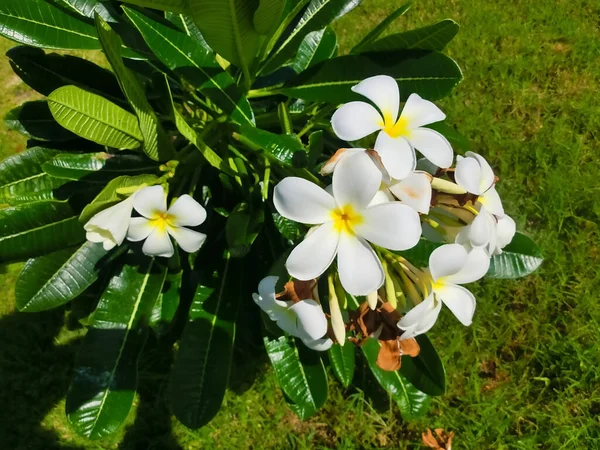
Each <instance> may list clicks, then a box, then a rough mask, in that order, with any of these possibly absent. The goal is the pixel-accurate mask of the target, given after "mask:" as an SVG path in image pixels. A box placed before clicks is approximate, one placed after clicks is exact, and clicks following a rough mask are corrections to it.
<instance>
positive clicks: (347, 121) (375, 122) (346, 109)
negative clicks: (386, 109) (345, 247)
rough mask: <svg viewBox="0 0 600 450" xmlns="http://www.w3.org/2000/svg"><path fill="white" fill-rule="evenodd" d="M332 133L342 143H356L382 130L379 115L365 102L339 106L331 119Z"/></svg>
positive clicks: (381, 120)
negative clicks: (342, 141)
mask: <svg viewBox="0 0 600 450" xmlns="http://www.w3.org/2000/svg"><path fill="white" fill-rule="evenodd" d="M331 126H332V127H333V131H334V133H335V134H336V135H337V137H339V138H340V139H342V140H344V141H348V142H351V141H356V140H358V139H362V138H364V137H365V136H368V135H370V134H371V133H374V132H375V131H377V130H381V129H382V128H383V119H382V117H381V114H379V112H378V111H377V110H376V109H375V108H373V107H372V106H371V105H369V104H368V103H365V102H350V103H346V104H345V105H342V106H340V108H339V109H338V110H337V111H336V112H335V113H333V116H332V117H331Z"/></svg>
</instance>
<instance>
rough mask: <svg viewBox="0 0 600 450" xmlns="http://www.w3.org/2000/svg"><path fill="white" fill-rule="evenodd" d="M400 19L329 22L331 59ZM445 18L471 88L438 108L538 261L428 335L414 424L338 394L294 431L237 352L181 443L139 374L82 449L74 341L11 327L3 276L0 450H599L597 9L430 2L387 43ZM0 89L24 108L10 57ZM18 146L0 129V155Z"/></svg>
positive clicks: (372, 7) (147, 362)
mask: <svg viewBox="0 0 600 450" xmlns="http://www.w3.org/2000/svg"><path fill="white" fill-rule="evenodd" d="M395 6H399V4H398V5H395V2H389V1H383V0H365V1H364V3H363V6H361V7H360V8H359V9H357V10H356V11H354V12H353V13H351V14H350V15H348V16H347V17H346V18H344V19H343V20H342V21H340V22H339V23H338V24H337V25H336V29H337V31H338V33H339V36H340V38H341V41H342V47H343V48H345V49H348V48H349V47H351V46H352V45H353V44H354V43H356V42H358V40H360V38H361V37H362V36H363V35H364V34H365V33H366V32H367V31H368V30H369V29H370V28H371V27H372V26H373V24H374V23H376V22H378V21H380V20H381V19H383V18H384V17H385V16H386V14H387V13H389V12H391V11H392V10H393V9H394V7H395ZM446 17H450V18H453V19H455V20H456V21H457V22H459V23H460V24H461V31H460V33H459V35H458V36H457V38H456V39H455V41H454V42H452V43H451V45H450V47H449V48H448V53H450V54H451V55H452V56H453V57H454V58H455V59H456V60H457V61H458V62H459V64H460V65H461V67H462V68H463V71H464V73H465V81H464V82H463V83H462V84H461V85H460V86H459V87H458V88H457V89H456V91H455V92H454V94H453V95H452V96H451V97H449V98H447V99H444V100H443V101H442V102H440V103H441V106H442V108H443V110H444V111H445V112H446V113H447V114H448V120H449V122H450V123H451V124H453V125H454V126H456V127H457V129H458V130H459V131H461V132H462V133H463V134H464V135H466V136H468V137H469V138H470V139H471V141H472V142H473V144H474V149H475V150H476V151H479V152H481V153H482V154H483V155H485V156H486V157H487V158H488V159H489V160H490V162H491V163H492V165H493V166H494V167H495V168H496V172H497V173H498V174H499V176H500V179H501V180H500V183H499V184H498V190H499V191H500V193H501V195H502V197H503V199H504V203H505V208H506V210H507V212H508V213H509V214H511V215H512V216H513V217H514V218H515V220H516V221H517V223H518V225H519V228H520V229H522V230H524V231H525V232H527V233H529V234H530V235H532V236H533V237H534V238H535V240H536V241H537V242H538V243H539V244H540V246H541V247H542V249H543V251H544V253H545V255H546V258H547V259H546V262H545V264H544V265H543V267H542V269H541V270H540V271H539V272H538V273H537V274H536V275H534V276H531V277H529V278H527V279H525V280H520V281H498V280H487V281H485V282H483V283H481V286H480V287H478V288H476V289H475V291H476V294H477V297H478V307H477V312H476V314H475V320H474V324H473V326H472V327H470V328H463V327H462V326H460V324H458V323H457V322H456V321H455V319H454V318H453V317H452V316H451V315H450V314H447V313H443V314H442V320H441V322H440V323H438V325H437V326H436V328H435V330H434V331H433V332H432V333H431V337H432V338H433V340H434V342H435V344H436V347H437V348H438V351H439V352H440V354H441V355H442V358H443V359H444V362H445V364H446V370H447V373H448V385H449V387H448V392H447V394H446V395H444V396H442V397H440V398H438V399H437V400H436V401H435V404H434V407H433V408H432V410H431V412H430V413H429V414H428V415H427V416H426V417H425V418H423V419H420V420H417V421H415V422H410V423H405V422H403V421H402V420H401V418H400V416H399V414H398V411H397V409H396V408H395V407H394V406H393V405H378V406H379V409H375V408H374V407H373V406H372V405H371V404H370V403H369V402H368V401H367V400H365V396H364V395H363V394H362V393H361V392H360V391H355V390H352V391H347V392H344V391H343V390H342V389H341V388H340V387H339V386H338V385H337V384H336V383H335V382H332V384H331V390H330V398H329V400H328V403H327V404H326V406H325V408H324V409H323V410H322V411H321V412H320V413H319V414H317V415H316V416H315V417H314V418H312V419H311V420H309V421H306V422H301V421H299V420H298V419H297V418H296V417H295V416H294V415H293V414H292V413H291V412H290V411H289V410H288V409H287V408H286V406H285V402H284V401H283V398H282V396H281V394H280V393H279V391H278V389H277V387H276V384H275V381H274V379H273V376H272V375H271V373H270V372H268V371H266V372H265V371H262V370H261V368H262V367H263V366H264V367H267V366H266V362H265V361H264V358H262V359H261V358H260V357H258V356H257V358H259V360H258V362H256V363H254V364H251V363H252V361H248V359H249V358H250V357H254V356H253V355H250V356H249V355H244V354H238V355H236V356H237V358H236V359H237V361H238V364H239V365H240V366H239V367H237V368H236V369H237V370H236V372H234V373H237V374H238V375H237V376H236V379H235V380H233V383H234V384H235V386H234V387H235V389H234V390H232V391H231V392H229V393H228V395H227V398H226V401H225V404H224V406H223V409H222V410H221V412H220V413H219V414H218V416H217V417H216V418H215V419H214V421H213V422H212V423H211V424H209V425H208V426H206V427H205V428H203V429H201V430H199V431H190V430H186V429H185V428H184V427H183V426H181V425H179V424H177V423H176V422H175V421H174V420H172V419H170V417H169V415H168V411H167V409H166V406H165V404H164V401H163V400H164V388H165V380H164V379H161V378H160V377H159V378H156V376H155V375H152V373H153V371H151V370H146V371H145V372H144V373H142V385H141V390H140V397H139V399H138V401H137V402H136V407H137V408H138V410H139V411H138V412H139V414H138V416H137V418H135V417H134V416H133V415H132V416H131V417H130V421H129V424H132V425H131V426H130V427H129V428H126V429H125V430H124V431H123V432H122V434H121V436H117V437H115V438H114V439H110V440H108V441H101V442H98V443H94V444H90V443H88V442H86V441H85V440H83V439H80V438H78V437H76V436H75V435H74V433H73V431H72V430H71V429H70V427H69V425H68V423H67V421H66V419H65V418H64V412H63V411H64V401H63V400H62V399H63V398H64V395H65V393H66V389H67V387H68V383H69V378H70V372H71V370H72V359H73V356H74V353H75V350H76V345H77V336H78V334H77V333H78V332H77V331H74V332H70V333H66V334H65V332H62V333H61V334H60V335H59V334H58V329H59V327H60V326H61V324H62V322H63V320H62V315H61V313H56V314H53V313H49V314H41V315H13V314H11V312H12V303H13V301H12V294H10V292H11V289H12V284H13V283H14V279H15V275H16V274H15V269H14V267H13V268H10V269H8V273H7V274H6V275H3V278H2V280H3V283H4V284H3V285H4V287H5V298H4V300H3V302H2V306H1V307H0V311H1V312H2V313H3V314H4V317H3V318H0V340H1V342H2V344H1V346H0V380H1V381H2V389H1V390H0V404H1V405H3V407H2V408H0V436H2V442H3V444H2V446H4V447H6V448H32V449H37V448H40V449H46V448H55V447H58V446H60V448H127V449H133V448H143V449H146V448H154V449H164V448H185V449H200V448H274V449H280V448H300V449H302V448H307V449H308V448H319V447H337V448H344V449H345V448H373V447H381V448H405V447H407V446H409V445H418V442H419V441H420V433H421V432H422V431H424V430H425V428H426V427H431V428H433V427H443V428H445V429H447V430H453V431H455V432H456V438H455V448H459V449H460V448H465V449H476V448H477V449H488V448H489V449H508V448H510V449H532V448H543V449H569V450H571V449H594V448H600V423H599V422H598V414H599V413H600V371H599V370H598V367H600V348H599V344H598V342H599V341H600V339H599V338H600V332H599V330H600V327H599V323H598V320H599V318H600V300H599V298H598V289H599V288H600V275H598V267H599V266H600V236H599V232H598V222H599V219H600V217H599V216H600V201H599V200H598V196H599V195H600V182H598V176H599V172H600V148H599V147H600V146H599V145H598V143H597V139H598V137H599V134H600V102H599V101H598V98H599V97H598V92H600V83H599V79H600V64H598V61H599V60H598V55H600V34H599V32H598V23H599V21H600V7H599V6H598V4H597V3H595V2H591V1H589V2H584V1H572V2H566V1H556V2H549V1H548V2H531V1H526V0H519V1H511V2H484V1H477V0H463V1H460V2H458V1H442V0H436V1H429V2H421V3H419V4H417V5H416V6H415V7H414V9H413V10H412V11H410V12H409V13H408V14H407V15H406V16H405V17H403V18H401V19H399V20H398V21H397V22H396V23H395V24H394V26H393V31H400V30H403V29H405V28H409V27H414V26H420V25H423V24H427V23H431V22H433V21H436V20H440V19H443V18H446ZM9 47H10V44H7V43H6V42H2V43H1V44H0V49H2V50H5V49H6V48H9ZM0 79H1V80H3V84H4V86H3V90H2V92H3V94H2V96H0V110H1V111H2V112H5V111H7V110H8V109H10V108H11V107H14V106H15V105H17V104H19V103H21V102H23V101H24V100H26V99H28V98H29V96H30V95H31V94H30V91H29V90H28V88H26V87H25V86H23V85H22V84H20V83H19V82H18V80H17V79H16V78H15V77H14V76H13V75H12V74H11V72H10V70H9V68H8V64H7V62H6V60H2V61H1V66H0ZM22 148H23V142H22V140H19V139H18V138H17V136H16V135H15V134H14V133H11V132H6V129H5V128H3V125H0V154H1V155H7V154H10V153H12V152H14V151H18V150H20V149H22ZM57 335H58V338H56V340H55V336H57ZM165 352H166V351H165V350H164V349H160V348H159V349H157V350H156V352H153V353H152V354H150V355H149V356H148V357H146V358H145V359H144V361H142V367H144V368H146V369H151V368H152V369H156V368H157V367H158V368H160V367H166V366H168V363H169V358H168V357H167V356H165ZM166 353H168V352H166ZM256 353H257V354H260V353H259V352H256ZM240 361H241V362H240ZM252 366H253V367H252ZM250 367H252V369H251V370H253V371H256V372H258V374H259V375H258V377H257V378H256V379H254V376H253V373H248V370H250V369H249V368H250ZM252 380H253V383H252ZM234 391H235V392H234ZM123 437H125V441H124V442H125V443H124V444H123V445H122V446H121V447H119V445H118V443H117V442H118V440H119V439H121V438H123ZM2 446H0V447H2ZM4 447H3V448H4Z"/></svg>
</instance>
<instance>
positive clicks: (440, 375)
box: [400, 334, 446, 395]
mask: <svg viewBox="0 0 600 450" xmlns="http://www.w3.org/2000/svg"><path fill="white" fill-rule="evenodd" d="M416 340H417V342H418V344H419V346H420V347H421V350H420V352H419V354H418V355H417V356H415V357H414V358H412V357H410V356H408V355H404V356H402V366H401V367H400V373H401V374H402V375H403V376H404V377H406V379H407V380H408V381H410V383H412V385H413V386H414V387H416V388H417V389H418V390H420V391H421V392H424V393H425V394H428V395H442V394H443V393H444V392H446V371H445V370H444V365H443V364H442V361H441V360H440V357H439V355H438V354H437V352H436V351H435V348H434V347H433V344H432V343H431V341H430V340H429V338H428V337H427V336H425V335H424V334H422V335H420V336H417V337H416Z"/></svg>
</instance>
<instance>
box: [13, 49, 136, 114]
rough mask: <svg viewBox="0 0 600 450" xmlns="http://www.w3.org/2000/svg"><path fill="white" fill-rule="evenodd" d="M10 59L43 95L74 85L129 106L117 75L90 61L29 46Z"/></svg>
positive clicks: (26, 81) (19, 73)
mask: <svg viewBox="0 0 600 450" xmlns="http://www.w3.org/2000/svg"><path fill="white" fill-rule="evenodd" d="M6 56H7V57H8V59H9V61H10V65H11V66H12V69H13V70H14V71H15V73H16V74H17V75H18V76H19V77H21V79H22V80H23V81H24V82H25V83H26V84H27V85H28V86H29V87H31V88H32V89H35V90H36V91H38V92H39V93H40V94H44V95H46V96H48V95H50V93H52V92H53V91H55V90H57V89H58V88H60V87H63V86H69V85H73V86H78V87H80V88H82V89H85V90H87V91H90V92H92V93H94V94H98V95H100V96H102V97H105V98H107V99H109V100H111V101H112V102H115V103H120V104H123V105H127V102H126V101H125V99H124V98H123V94H122V93H121V89H120V88H119V83H118V82H117V79H116V78H115V76H114V74H113V73H112V72H110V71H109V70H106V69H103V68H102V67H100V66H97V65H96V64H94V63H92V62H90V61H87V60H85V59H82V58H77V57H75V56H71V55H59V54H57V53H49V54H46V53H45V52H44V51H43V50H42V49H39V48H33V47H25V46H18V47H13V48H11V49H10V50H9V51H8V52H7V53H6Z"/></svg>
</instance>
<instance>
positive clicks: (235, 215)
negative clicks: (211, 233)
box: [225, 202, 265, 258]
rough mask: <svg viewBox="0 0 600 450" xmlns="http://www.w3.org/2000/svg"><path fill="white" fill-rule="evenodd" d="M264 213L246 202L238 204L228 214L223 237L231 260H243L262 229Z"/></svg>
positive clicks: (259, 208) (260, 208)
mask: <svg viewBox="0 0 600 450" xmlns="http://www.w3.org/2000/svg"><path fill="white" fill-rule="evenodd" d="M264 221H265V211H264V209H263V208H262V205H261V207H258V208H257V207H256V206H253V205H251V204H248V203H246V202H242V203H239V204H238V205H237V206H236V207H235V208H234V209H233V211H232V212H231V214H229V217H228V218H227V223H226V224H225V236H226V237H227V244H228V246H229V251H230V253H231V256H232V257H233V258H243V257H244V256H246V255H247V254H248V253H249V252H250V248H251V246H252V244H253V242H254V240H255V239H256V238H257V236H258V234H259V233H260V230H261V229H262V226H263V223H264Z"/></svg>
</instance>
